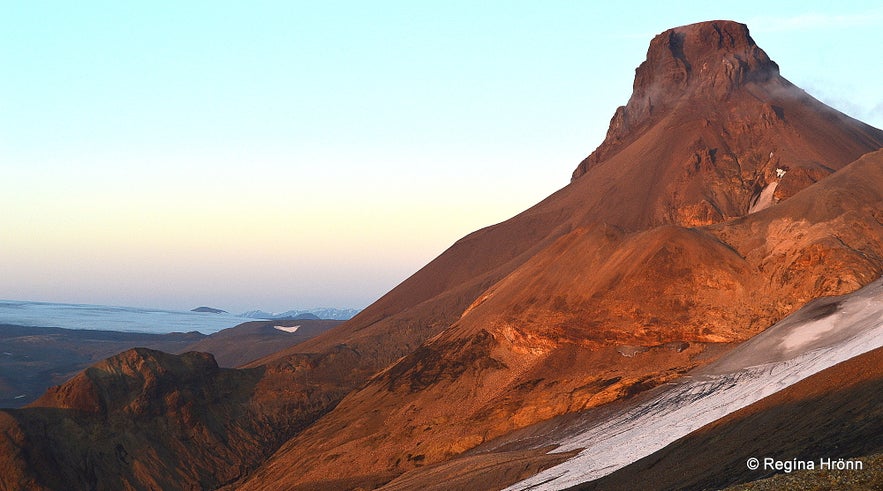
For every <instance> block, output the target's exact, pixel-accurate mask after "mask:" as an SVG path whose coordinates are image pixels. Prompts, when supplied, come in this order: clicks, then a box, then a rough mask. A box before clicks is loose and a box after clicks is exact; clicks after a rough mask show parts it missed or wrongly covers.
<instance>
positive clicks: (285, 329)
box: [273, 326, 300, 332]
mask: <svg viewBox="0 0 883 491" xmlns="http://www.w3.org/2000/svg"><path fill="white" fill-rule="evenodd" d="M273 329H276V330H277V331H282V332H297V330H298V329H300V326H273Z"/></svg>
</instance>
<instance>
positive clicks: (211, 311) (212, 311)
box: [191, 307, 228, 314]
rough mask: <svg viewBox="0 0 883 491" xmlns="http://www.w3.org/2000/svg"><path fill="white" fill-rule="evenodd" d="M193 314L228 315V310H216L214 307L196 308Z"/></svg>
mask: <svg viewBox="0 0 883 491" xmlns="http://www.w3.org/2000/svg"><path fill="white" fill-rule="evenodd" d="M191 312H203V313H207V314H227V313H228V312H227V311H226V310H221V309H216V308H213V307H196V308H195V309H193V310H191Z"/></svg>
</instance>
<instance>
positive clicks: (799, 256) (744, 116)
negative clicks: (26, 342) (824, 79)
mask: <svg viewBox="0 0 883 491" xmlns="http://www.w3.org/2000/svg"><path fill="white" fill-rule="evenodd" d="M881 147H883V132H881V131H880V130H878V129H876V128H873V127H870V126H868V125H866V124H864V123H861V122H859V121H857V120H855V119H852V118H850V117H848V116H846V115H844V114H842V113H840V112H838V111H836V110H834V109H832V108H830V107H827V106H825V105H824V104H822V103H821V102H819V101H817V100H816V99H814V98H812V97H811V96H810V95H808V94H806V93H805V92H804V91H802V90H801V89H799V88H797V87H795V86H794V85H793V84H791V83H790V82H788V81H787V80H785V79H784V78H782V77H781V75H780V74H779V70H778V66H777V65H776V63H774V62H773V61H772V60H771V59H770V58H769V57H768V56H767V54H766V53H765V52H764V51H763V50H762V49H760V48H759V47H758V46H757V45H756V44H755V43H754V41H753V40H752V39H751V37H750V35H749V32H748V28H747V27H746V26H744V25H742V24H738V23H735V22H730V21H711V22H703V23H699V24H693V25H689V26H683V27H678V28H674V29H671V30H668V31H666V32H664V33H662V34H660V35H658V36H656V37H655V38H654V39H653V40H652V41H651V43H650V48H649V50H648V53H647V59H646V60H645V61H644V62H643V63H641V64H640V66H639V67H638V69H637V70H636V76H635V83H634V91H633V94H632V96H631V97H630V99H629V100H628V102H627V103H626V104H625V105H624V106H622V107H620V108H618V109H617V110H616V112H615V114H614V116H613V118H612V120H611V124H610V129H609V131H608V133H607V137H606V138H605V140H604V142H603V143H602V144H601V145H600V146H599V147H598V148H597V149H596V150H595V151H594V152H592V153H591V154H590V155H589V156H588V157H587V158H586V159H585V160H584V161H583V162H581V163H580V164H579V165H578V167H577V168H576V170H575V171H574V173H573V176H572V179H571V181H570V183H569V184H567V185H566V186H565V187H564V188H562V189H561V190H559V191H558V192H556V193H554V194H553V195H551V196H549V197H548V198H546V199H545V200H543V201H542V202H540V203H538V204H537V205H535V206H533V207H531V208H530V209H528V210H526V211H524V212H522V213H520V214H519V215H517V216H515V217H513V218H511V219H509V220H507V221H505V222H502V223H500V224H497V225H494V226H491V227H487V228H484V229H481V230H478V231H476V232H474V233H472V234H470V235H468V236H466V237H464V238H462V239H461V240H459V241H457V242H456V243H455V244H454V245H453V246H451V248H449V249H448V250H447V251H445V252H444V253H443V254H441V255H440V256H439V257H438V258H436V259H434V260H433V261H431V262H430V263H429V264H427V265H426V266H425V267H423V268H422V269H421V270H420V271H418V272H416V273H415V274H414V275H412V276H411V277H410V278H408V279H407V280H405V281H404V282H402V283H401V284H400V285H399V286H397V287H396V288H394V289H393V290H391V291H390V292H389V293H387V294H386V295H384V296H383V297H382V298H380V299H379V300H377V301H376V302H375V303H374V304H372V305H371V306H369V307H368V308H366V309H365V310H363V311H362V312H360V313H359V314H358V315H357V316H356V317H354V318H353V319H351V320H350V321H347V322H345V323H343V324H342V325H340V326H338V327H336V328H334V329H332V330H330V331H327V332H325V333H323V334H320V335H318V336H316V337H314V338H311V339H309V340H307V341H304V342H302V343H299V344H297V345H295V346H293V347H291V348H288V349H286V350H284V351H282V352H279V353H275V354H273V355H270V356H267V357H265V358H262V359H260V360H256V361H254V362H251V363H250V364H248V365H246V366H245V367H243V368H241V369H237V370H231V369H220V368H217V366H216V364H213V360H209V359H207V358H205V357H202V356H201V355H195V354H188V355H181V356H180V357H171V355H162V354H158V353H156V352H145V351H136V352H128V353H124V354H121V355H119V356H118V357H116V358H114V359H111V360H108V361H106V362H103V364H98V365H96V366H95V367H93V368H90V369H89V370H87V371H86V372H84V374H82V375H81V376H78V377H77V378H75V379H74V380H71V381H70V382H68V384H65V385H63V386H61V387H58V388H54V389H52V390H51V391H50V392H49V393H47V395H46V396H44V397H43V398H42V399H41V400H39V401H37V402H36V403H35V404H33V405H32V406H30V407H27V408H25V409H21V410H6V411H2V412H0V426H2V428H3V431H2V432H0V475H2V476H3V477H2V478H0V480H2V482H3V484H4V486H6V487H7V488H17V487H28V488H34V489H40V488H56V487H57V485H58V483H64V482H85V483H88V486H87V487H93V488H95V489H119V488H122V487H131V488H136V489H138V488H151V487H154V486H162V485H163V484H165V481H163V482H160V481H157V480H158V479H173V480H174V483H175V485H176V487H184V488H201V489H211V488H221V487H224V486H229V487H235V488H238V489H279V488H289V489H357V488H361V489H371V488H376V487H380V486H384V485H388V486H389V489H406V488H408V486H405V487H404V488H402V487H399V488H397V487H396V486H398V484H397V483H412V484H413V483H428V482H432V481H433V479H436V480H437V479H438V476H460V477H462V476H473V477H474V478H475V479H474V480H469V479H466V478H465V477H463V479H462V480H460V481H457V482H458V483H459V484H458V486H460V487H461V488H463V489H476V488H480V487H485V488H499V487H502V486H505V485H507V484H509V483H511V482H514V481H517V480H519V479H522V478H524V477H526V475H529V474H531V473H535V472H538V471H539V470H541V469H542V468H545V467H548V466H550V465H553V464H555V463H556V462H557V460H556V459H558V458H559V457H554V456H552V457H550V456H549V455H545V453H544V452H539V453H537V452H533V453H531V452H521V451H515V450H512V449H507V448H506V447H505V446H501V447H499V451H496V452H492V453H490V454H484V456H483V457H482V456H477V455H476V454H474V453H470V452H474V451H475V449H476V448H477V447H479V446H482V447H487V446H488V445H493V444H494V443H493V442H495V441H500V439H502V438H505V437H506V436H507V435H510V434H513V432H517V431H526V430H529V429H530V428H531V427H534V426H535V425H538V424H542V423H543V422H546V421H550V420H552V419H553V418H561V417H567V416H568V415H573V414H576V413H580V414H585V413H586V412H587V411H588V412H591V411H595V410H603V408H604V407H607V406H608V405H610V404H619V403H623V401H628V400H630V399H631V398H634V397H639V396H640V395H641V394H642V393H644V392H646V391H647V390H649V389H651V388H654V387H656V386H659V385H660V384H664V383H666V382H668V381H672V380H675V379H677V378H679V377H681V376H682V375H684V374H685V373H687V372H688V371H690V370H692V369H695V368H696V367H700V366H703V365H705V364H707V363H709V362H710V361H712V360H715V359H717V358H718V357H719V356H720V355H721V354H722V353H725V352H727V351H729V350H730V349H732V348H733V347H734V346H736V345H737V344H738V343H740V342H743V341H745V340H747V339H749V338H751V337H752V336H754V335H756V334H758V333H760V332H762V331H763V330H764V329H766V328H767V327H769V326H771V325H772V324H773V323H775V322H776V321H778V320H780V319H782V318H783V317H785V316H786V315H788V314H790V313H792V312H794V311H795V310H797V309H798V308H800V307H801V306H802V305H804V304H806V303H807V302H809V301H811V300H812V299H814V298H818V297H821V296H827V295H839V294H844V293H848V292H851V291H854V290H856V289H858V288H860V287H861V286H863V285H866V284H868V283H870V282H872V281H874V280H875V279H877V278H878V277H879V276H880V275H881V272H883V214H881V211H880V210H883V151H881V150H880V149H881ZM59 449H63V450H59ZM119 449H122V450H119ZM148 449H152V450H148ZM509 450H512V451H509ZM559 455H560V454H559ZM479 470H481V472H479ZM169 476H173V477H169ZM433 476H435V478H433ZM451 482H453V481H451ZM414 485H415V486H416V485H417V484H414ZM420 487H426V485H425V484H423V485H420Z"/></svg>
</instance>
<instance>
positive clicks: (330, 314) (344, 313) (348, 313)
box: [241, 307, 359, 321]
mask: <svg viewBox="0 0 883 491" xmlns="http://www.w3.org/2000/svg"><path fill="white" fill-rule="evenodd" d="M358 313H359V310H358V309H336V308H330V307H320V308H315V309H301V310H288V311H286V312H282V313H280V314H273V313H270V312H264V311H263V310H250V311H248V312H245V313H243V314H241V315H242V317H247V318H249V319H268V320H297V319H313V320H317V319H323V320H338V321H345V320H350V319H352V318H353V317H354V316H355V315H356V314H358Z"/></svg>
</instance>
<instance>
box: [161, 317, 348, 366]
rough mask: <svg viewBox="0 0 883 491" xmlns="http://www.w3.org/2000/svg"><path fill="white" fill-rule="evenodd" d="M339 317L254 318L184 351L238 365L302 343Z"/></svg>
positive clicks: (334, 324)
mask: <svg viewBox="0 0 883 491" xmlns="http://www.w3.org/2000/svg"><path fill="white" fill-rule="evenodd" d="M340 323H341V321H335V320H316V319H298V320H275V321H251V322H244V323H242V324H240V325H238V326H235V327H231V328H229V329H224V330H221V331H218V332H216V333H214V334H211V335H209V336H206V337H205V338H203V339H200V340H198V341H196V342H194V343H192V344H190V345H188V346H187V348H186V350H179V351H177V352H178V353H180V352H184V351H199V352H205V353H211V354H212V356H214V357H215V360H216V361H217V363H218V365H220V366H221V367H225V368H233V367H238V366H240V365H244V364H246V363H248V362H250V361H253V360H256V359H258V358H263V357H265V356H268V355H271V354H273V353H275V352H277V351H280V350H282V349H285V348H288V347H291V346H294V345H296V344H298V343H302V342H304V341H306V340H307V339H310V338H312V337H314V336H317V335H319V334H321V333H323V332H325V331H327V330H329V329H331V328H333V327H335V326H337V325H339V324H340Z"/></svg>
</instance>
